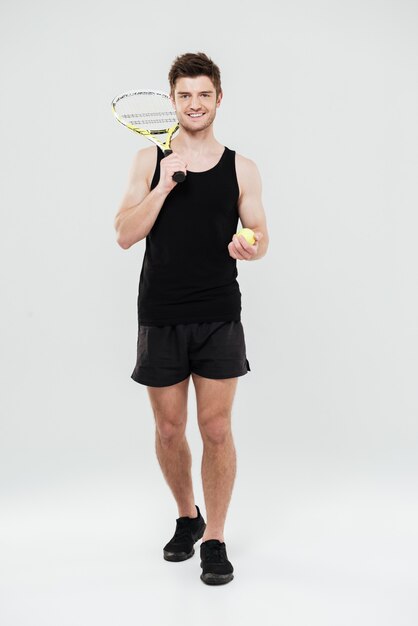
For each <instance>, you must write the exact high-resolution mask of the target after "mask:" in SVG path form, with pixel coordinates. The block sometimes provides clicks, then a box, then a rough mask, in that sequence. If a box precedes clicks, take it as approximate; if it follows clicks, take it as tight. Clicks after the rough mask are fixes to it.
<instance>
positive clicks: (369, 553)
mask: <svg viewBox="0 0 418 626" xmlns="http://www.w3.org/2000/svg"><path fill="white" fill-rule="evenodd" d="M417 18H418V6H417V4H416V3H415V2H413V1H408V0H397V1H395V0H392V1H380V2H378V1H377V0H375V1H372V0H363V1H361V2H360V1H359V0H354V1H350V2H349V1H346V2H343V1H341V0H340V1H334V2H332V1H331V0H328V1H326V0H323V1H321V2H309V1H307V0H305V1H302V0H292V1H290V0H289V1H286V2H284V1H280V0H279V1H277V2H273V0H272V1H271V2H268V1H267V0H260V1H258V2H255V3H254V2H249V1H248V0H242V1H240V2H237V1H236V0H235V1H233V2H230V3H226V2H220V1H219V0H214V1H213V2H211V3H197V2H190V1H188V0H186V1H184V2H179V3H174V2H168V1H167V0H161V1H160V2H158V3H144V2H142V3H141V2H139V1H138V2H133V1H129V0H121V1H120V2H118V3H111V2H108V1H106V0H104V1H102V2H98V0H95V1H93V0H85V1H84V2H80V1H77V0H74V1H73V2H59V1H55V2H53V1H52V0H50V1H47V0H38V1H37V2H29V0H26V1H22V0H14V1H13V2H12V1H11V0H4V1H3V3H2V7H1V14H0V59H1V76H2V79H1V87H2V99H1V105H0V106H1V117H0V124H1V148H2V149H1V179H2V183H1V215H2V221H1V225H2V228H1V229H0V237H1V241H0V255H1V259H0V260H1V269H2V272H1V299H2V306H1V344H0V352H1V383H2V393H1V441H0V463H1V483H0V488H1V490H0V531H1V532H0V542H1V545H0V548H1V561H0V594H1V598H0V621H1V623H2V625H3V626H26V625H30V626H38V625H42V626H49V625H51V626H52V625H53V626H87V625H88V626H91V625H92V624H100V625H101V626H107V625H112V626H114V625H116V624H117V625H121V626H130V625H131V624H132V625H133V624H149V625H150V626H162V625H163V624H167V623H171V624H176V625H177V624H179V625H180V624H185V625H186V626H189V625H191V624H196V623H198V624H201V625H203V626H206V624H209V623H211V624H212V623H219V624H222V625H223V624H234V625H240V626H241V625H244V624H256V623H259V622H262V623H263V624H265V625H266V626H270V625H278V624H283V625H285V626H302V625H303V626H312V625H316V624H320V625H321V626H328V625H330V626H331V625H332V626H336V625H338V626H345V625H347V626H348V625H349V626H352V625H353V624H356V626H360V625H361V626H363V625H364V626H366V625H367V626H370V625H372V624H379V626H384V625H393V624H396V625H397V626H404V625H405V626H412V625H413V624H416V622H417V619H418V606H417V602H416V599H415V597H416V586H417V583H418V577H417V574H416V562H417V557H418V536H417V528H418V504H417V500H416V483H417V476H418V462H417V415H418V394H417V375H418V364H417V350H418V336H417V335H418V334H417V316H418V298H417V262H418V258H417V256H418V255H417V249H416V248H417V246H416V232H417V227H418V219H417V206H418V203H417V201H418V192H417V182H416V180H417V166H418V151H417V145H418V116H417V110H418V84H417V63H418V40H417V26H418V19H417ZM200 50H202V51H205V52H206V53H208V54H209V55H210V56H211V57H212V58H213V59H214V61H215V62H216V63H218V64H219V65H220V67H221V71H222V83H223V88H224V100H223V103H222V105H221V108H220V110H219V112H218V117H217V120H216V136H217V138H218V139H219V140H220V141H221V142H223V143H224V144H225V145H227V146H228V147H230V148H232V149H236V150H237V151H238V152H240V153H242V154H244V155H245V156H248V157H250V158H252V159H253V160H254V161H256V163H257V164H258V166H259V169H260V172H261V174H262V178H263V183H264V193H263V198H264V204H265V207H266V212H267V216H268V223H269V228H270V235H271V246H270V251H269V253H268V256H266V257H265V258H264V259H263V260H262V261H260V262H256V263H251V264H245V263H241V264H240V265H239V280H240V285H241V291H242V292H243V322H244V326H245V330H246V338H247V348H248V356H249V359H250V363H251V367H252V372H251V373H250V374H249V375H248V376H246V377H244V378H242V379H241V380H240V383H239V389H238V395H237V399H236V402H235V407H234V433H235V441H236V446H237V450H238V476H237V481H236V485H235V490H234V494H233V499H232V502H231V507H230V513H229V517H228V521H227V528H226V541H227V546H228V553H229V556H230V558H231V561H232V562H233V564H234V566H235V570H236V576H235V580H234V581H233V583H231V584H230V585H227V586H225V587H223V588H216V589H213V588H209V587H207V586H205V585H203V584H202V582H201V581H200V580H199V574H200V568H199V558H198V545H196V548H197V550H196V552H197V553H196V555H195V556H194V558H193V559H191V560H190V561H188V562H185V563H181V564H170V563H166V562H164V561H163V559H162V546H163V545H164V544H165V543H166V541H168V539H169V538H170V537H171V535H172V533H173V531H174V525H175V524H174V520H175V517H176V514H177V511H176V507H175V504H174V500H173V499H172V496H171V494H170V492H169V490H168V487H167V486H166V485H165V483H164V480H163V478H162V475H161V473H160V470H159V467H158V464H157V460H156V458H155V454H154V433H153V418H152V414H151V412H150V408H149V406H148V399H147V395H146V390H145V388H143V387H142V386H140V385H138V384H136V383H134V382H133V381H132V380H131V379H130V374H131V371H132V369H133V367H134V363H135V355H136V323H137V322H136V297H137V284H138V278H139V271H140V267H141V263H142V255H143V250H144V247H143V242H141V243H140V244H137V245H135V246H134V247H132V248H131V249H130V250H129V251H124V250H122V249H120V248H119V247H118V246H117V244H116V241H115V233H114V231H113V218H114V215H115V213H116V211H117V208H118V204H119V202H120V199H121V196H122V194H123V191H124V188H125V184H126V180H127V173H128V169H129V166H130V163H131V160H132V158H133V155H134V154H135V152H136V150H137V149H139V148H140V147H145V145H147V142H146V141H145V140H142V139H141V138H138V137H135V136H134V135H133V133H129V132H128V131H126V130H125V129H123V128H122V127H121V126H120V125H118V124H117V123H116V122H115V120H114V119H113V118H112V114H111V109H110V102H111V100H112V98H113V97H114V96H115V95H117V94H118V93H120V92H122V91H126V90H130V89H135V88H140V87H152V88H156V89H163V90H166V89H167V73H168V69H169V67H170V65H171V62H172V61H173V59H174V57H175V56H176V55H177V54H181V53H183V52H188V51H191V52H196V51H200ZM188 433H189V437H190V445H191V447H192V452H193V457H194V466H193V472H194V477H195V484H196V499H197V503H198V504H199V505H200V506H201V507H202V508H203V510H204V503H203V497H202V490H201V485H200V480H199V465H200V454H201V442H200V439H199V435H198V431H197V427H196V423H195V413H194V399H193V396H192V395H191V396H190V418H189V425H188ZM215 620H216V622H215Z"/></svg>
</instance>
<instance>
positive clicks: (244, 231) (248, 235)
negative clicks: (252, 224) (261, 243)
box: [237, 228, 255, 246]
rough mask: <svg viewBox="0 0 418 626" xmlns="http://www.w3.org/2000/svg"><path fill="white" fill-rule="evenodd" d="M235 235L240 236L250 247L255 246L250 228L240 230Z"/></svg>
mask: <svg viewBox="0 0 418 626" xmlns="http://www.w3.org/2000/svg"><path fill="white" fill-rule="evenodd" d="M237 235H242V236H243V237H244V239H246V240H247V241H248V243H249V244H250V245H251V246H252V245H253V244H255V237H254V231H253V230H251V228H241V230H240V231H239V232H237Z"/></svg>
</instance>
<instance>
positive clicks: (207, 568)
mask: <svg viewBox="0 0 418 626" xmlns="http://www.w3.org/2000/svg"><path fill="white" fill-rule="evenodd" d="M200 558H201V562H200V566H201V568H202V569H203V572H202V573H201V575H200V578H201V579H202V580H203V582H204V583H206V584H207V585H224V584H225V583H229V582H230V581H231V580H232V579H233V578H234V575H233V573H232V572H233V571H234V568H233V567H232V563H230V561H228V557H227V555H226V546H225V543H223V542H220V541H218V539H208V540H207V541H203V542H202V543H201V544H200Z"/></svg>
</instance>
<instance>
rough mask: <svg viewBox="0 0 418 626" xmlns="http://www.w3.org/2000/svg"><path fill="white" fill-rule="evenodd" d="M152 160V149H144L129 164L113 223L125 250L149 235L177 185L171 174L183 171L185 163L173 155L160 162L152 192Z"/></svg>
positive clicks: (118, 239) (153, 164)
mask: <svg viewBox="0 0 418 626" xmlns="http://www.w3.org/2000/svg"><path fill="white" fill-rule="evenodd" d="M155 157H156V150H155V148H153V147H151V148H146V149H145V150H140V151H139V152H138V153H137V154H136V155H135V157H134V160H133V163H132V167H131V171H130V174H129V181H128V188H127V190H126V192H125V195H124V197H123V199H122V202H121V205H120V208H119V210H118V212H117V214H116V217H115V223H114V225H115V230H116V233H117V242H118V244H119V245H120V246H121V248H124V249H125V250H126V249H127V248H130V247H131V246H133V245H134V244H135V243H137V242H138V241H141V239H144V238H145V237H146V236H147V235H148V233H149V231H150V230H151V228H152V227H153V226H154V223H155V220H156V219H157V217H158V214H159V212H160V210H161V207H162V206H163V204H164V201H165V199H166V197H167V196H168V194H169V193H170V191H171V190H172V189H174V187H175V186H176V184H177V183H175V182H174V181H173V180H172V175H173V173H174V172H175V171H178V170H182V171H185V169H186V167H185V164H184V163H183V162H182V161H181V160H180V158H179V157H178V156H177V155H176V154H174V153H173V154H171V155H170V156H169V157H166V158H165V159H162V160H161V164H160V180H159V183H158V185H157V186H156V187H155V188H154V189H153V190H152V191H151V190H150V188H151V181H152V176H153V173H154V169H155V163H156V161H155Z"/></svg>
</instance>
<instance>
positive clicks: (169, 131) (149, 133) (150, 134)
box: [112, 89, 186, 183]
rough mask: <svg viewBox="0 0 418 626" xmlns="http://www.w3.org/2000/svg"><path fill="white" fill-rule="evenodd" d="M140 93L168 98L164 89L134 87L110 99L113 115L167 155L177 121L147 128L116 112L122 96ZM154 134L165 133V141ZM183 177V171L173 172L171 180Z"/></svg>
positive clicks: (169, 152) (178, 179)
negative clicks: (164, 126) (160, 126)
mask: <svg viewBox="0 0 418 626" xmlns="http://www.w3.org/2000/svg"><path fill="white" fill-rule="evenodd" d="M140 94H144V95H147V96H154V95H156V96H161V97H163V98H166V99H168V100H170V96H169V95H168V94H167V93H164V91H157V90H155V89H136V90H134V91H126V92H124V93H121V94H120V95H119V96H116V98H114V99H113V100H112V111H113V115H114V116H115V118H116V119H117V121H118V122H119V123H120V124H122V125H123V126H125V127H126V128H129V130H132V131H133V132H135V133H137V134H138V135H142V136H143V137H146V138H147V139H149V140H150V141H152V142H153V143H154V144H155V145H156V146H158V147H159V148H161V150H162V151H163V154H164V156H168V155H169V154H171V153H172V150H171V148H170V146H171V139H172V137H173V135H174V134H175V133H176V131H177V130H178V128H179V123H178V122H176V123H175V124H174V125H173V126H170V127H169V128H162V129H158V130H147V129H146V128H140V127H138V126H134V125H133V124H130V123H129V122H127V121H126V120H123V119H121V117H120V116H119V115H118V113H117V112H116V105H117V103H118V102H120V100H123V98H127V97H129V96H136V95H140ZM173 115H174V117H175V115H176V113H175V111H174V109H173ZM155 135H167V136H166V139H165V141H161V140H160V139H158V138H157V137H156V136H155ZM185 178H186V175H185V174H184V172H174V174H173V180H174V181H175V182H177V183H180V182H183V180H184V179H185Z"/></svg>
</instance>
